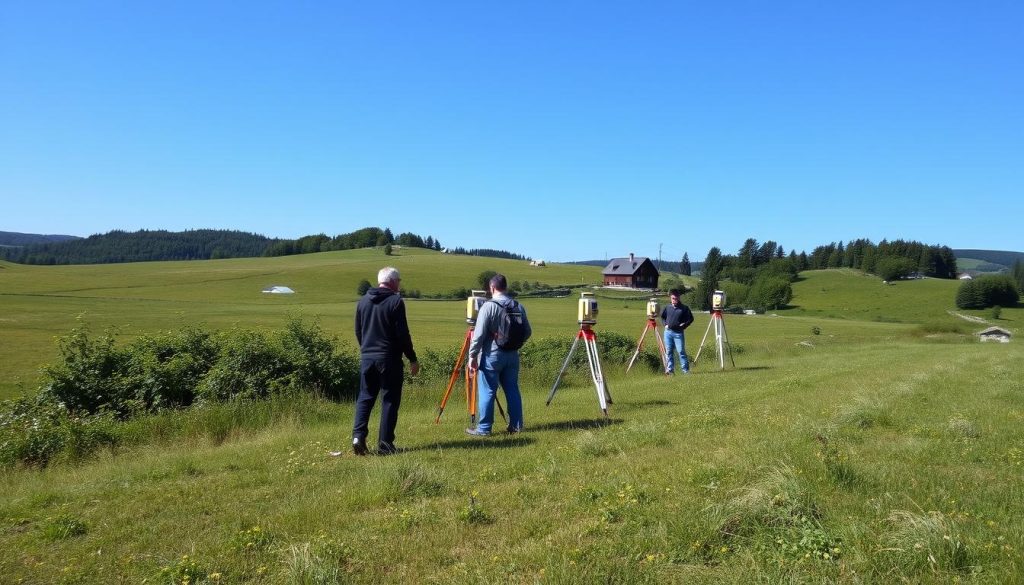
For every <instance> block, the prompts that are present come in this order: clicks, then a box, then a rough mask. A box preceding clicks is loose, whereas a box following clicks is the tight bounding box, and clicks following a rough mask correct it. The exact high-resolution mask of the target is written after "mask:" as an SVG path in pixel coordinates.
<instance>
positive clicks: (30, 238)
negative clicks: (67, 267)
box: [0, 232, 81, 246]
mask: <svg viewBox="0 0 1024 585" xmlns="http://www.w3.org/2000/svg"><path fill="white" fill-rule="evenodd" d="M78 239H81V238H79V237H78V236H65V235H58V234H23V233H21V232H0V246H30V245H32V244H45V243H47V242H65V241H67V240H78Z"/></svg>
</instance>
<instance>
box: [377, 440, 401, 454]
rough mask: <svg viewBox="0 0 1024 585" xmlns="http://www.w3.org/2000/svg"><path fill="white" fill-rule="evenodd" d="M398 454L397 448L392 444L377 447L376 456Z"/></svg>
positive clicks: (382, 444)
mask: <svg viewBox="0 0 1024 585" xmlns="http://www.w3.org/2000/svg"><path fill="white" fill-rule="evenodd" d="M395 453H398V447H395V444H394V443H381V444H380V445H377V455H394V454H395Z"/></svg>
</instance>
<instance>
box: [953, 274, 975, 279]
mask: <svg viewBox="0 0 1024 585" xmlns="http://www.w3.org/2000/svg"><path fill="white" fill-rule="evenodd" d="M957 278H959V279H960V280H974V277H973V276H971V275H970V273H968V272H964V273H963V274H961V275H960V276H958V277H957Z"/></svg>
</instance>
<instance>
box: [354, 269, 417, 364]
mask: <svg viewBox="0 0 1024 585" xmlns="http://www.w3.org/2000/svg"><path fill="white" fill-rule="evenodd" d="M356 340H357V341H358V342H359V353H360V356H361V357H362V358H363V359H386V358H397V359H401V358H402V354H405V357H407V358H409V361H410V362H415V361H416V351H415V350H413V348H412V336H411V335H409V321H408V320H406V318H405V302H403V301H402V297H401V296H399V295H398V293H396V292H395V291H393V290H391V289H389V288H384V287H380V288H371V289H370V290H368V291H366V295H365V296H364V297H363V298H361V299H359V304H357V305H356Z"/></svg>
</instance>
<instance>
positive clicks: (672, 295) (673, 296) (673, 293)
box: [668, 288, 681, 305]
mask: <svg viewBox="0 0 1024 585" xmlns="http://www.w3.org/2000/svg"><path fill="white" fill-rule="evenodd" d="M680 294H681V293H680V291H679V289H678V288H674V289H672V290H670V291H668V300H670V301H672V304H673V305H678V304H679V295H680Z"/></svg>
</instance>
